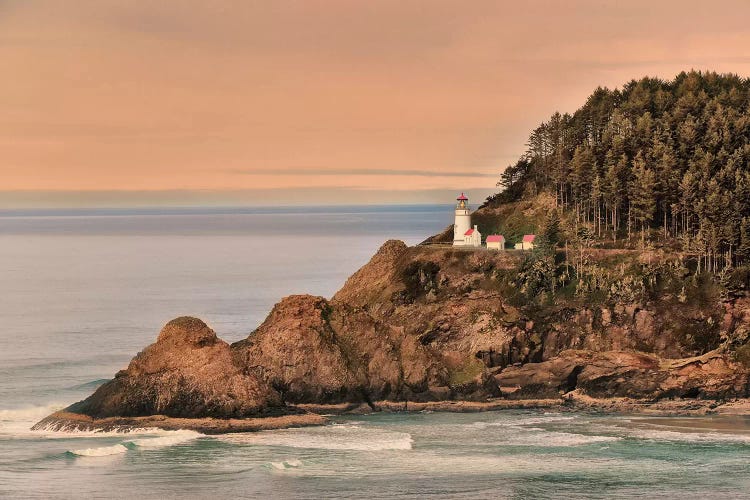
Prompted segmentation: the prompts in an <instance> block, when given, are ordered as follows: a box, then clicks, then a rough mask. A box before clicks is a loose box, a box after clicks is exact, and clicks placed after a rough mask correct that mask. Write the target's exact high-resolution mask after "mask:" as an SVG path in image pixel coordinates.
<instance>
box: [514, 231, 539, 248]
mask: <svg viewBox="0 0 750 500" xmlns="http://www.w3.org/2000/svg"><path fill="white" fill-rule="evenodd" d="M534 241H536V235H535V234H524V235H523V240H521V250H533V249H534ZM516 248H517V247H516Z"/></svg>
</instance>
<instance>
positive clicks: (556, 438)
mask: <svg viewBox="0 0 750 500" xmlns="http://www.w3.org/2000/svg"><path fill="white" fill-rule="evenodd" d="M621 440H622V438H621V437H619V436H602V435H598V434H576V433H572V432H552V431H543V432H536V431H535V432H527V433H519V434H516V435H512V436H508V440H507V441H505V442H504V443H502V444H507V445H510V446H537V447H541V448H556V447H568V446H583V445H587V444H593V443H609V442H613V441H621Z"/></svg>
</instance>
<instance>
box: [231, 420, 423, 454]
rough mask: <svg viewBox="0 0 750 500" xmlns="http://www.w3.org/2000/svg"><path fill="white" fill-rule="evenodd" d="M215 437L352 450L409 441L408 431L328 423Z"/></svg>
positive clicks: (403, 445)
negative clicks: (325, 424) (318, 425)
mask: <svg viewBox="0 0 750 500" xmlns="http://www.w3.org/2000/svg"><path fill="white" fill-rule="evenodd" d="M219 439H222V440H226V441H229V442H232V443H237V444H252V445H258V446H284V447H290V448H316V449H324V450H354V451H383V450H410V449H411V448H412V444H413V440H412V437H411V435H410V434H408V433H405V432H395V431H387V430H382V429H371V428H367V427H363V426H361V425H328V426H324V427H307V428H298V429H282V430H275V431H262V432H256V433H252V434H249V433H248V434H227V435H225V436H221V437H220V438H219Z"/></svg>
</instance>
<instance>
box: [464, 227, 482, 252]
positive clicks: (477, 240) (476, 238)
mask: <svg viewBox="0 0 750 500" xmlns="http://www.w3.org/2000/svg"><path fill="white" fill-rule="evenodd" d="M463 246H465V247H481V246H482V233H480V232H479V228H478V227H477V226H474V227H473V228H472V229H469V230H467V231H466V232H465V233H464V244H463Z"/></svg>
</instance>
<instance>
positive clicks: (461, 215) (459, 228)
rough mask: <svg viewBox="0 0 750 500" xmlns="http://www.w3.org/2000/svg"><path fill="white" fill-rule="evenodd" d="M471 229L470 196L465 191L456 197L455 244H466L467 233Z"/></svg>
mask: <svg viewBox="0 0 750 500" xmlns="http://www.w3.org/2000/svg"><path fill="white" fill-rule="evenodd" d="M470 229H471V212H470V211H469V198H467V197H466V195H464V194H463V193H461V196H459V197H458V198H456V222H455V223H454V225H453V245H454V246H463V245H465V244H466V243H465V240H464V238H465V235H466V233H467V231H469V230H470Z"/></svg>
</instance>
